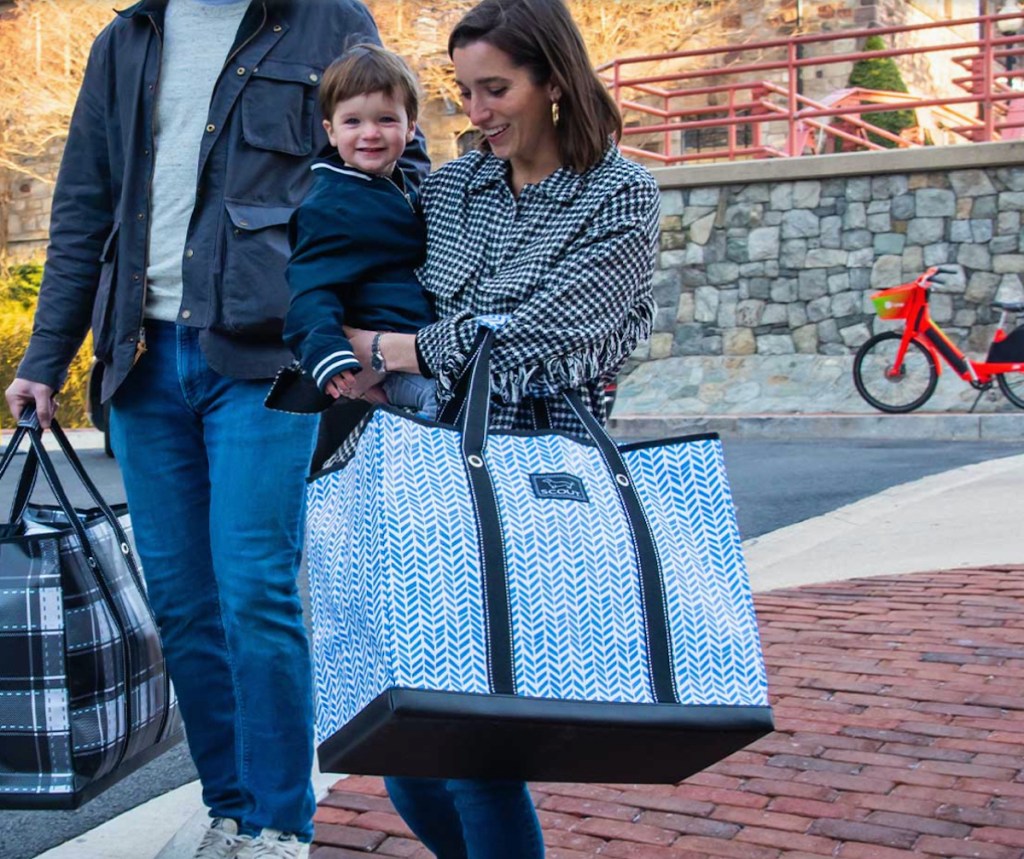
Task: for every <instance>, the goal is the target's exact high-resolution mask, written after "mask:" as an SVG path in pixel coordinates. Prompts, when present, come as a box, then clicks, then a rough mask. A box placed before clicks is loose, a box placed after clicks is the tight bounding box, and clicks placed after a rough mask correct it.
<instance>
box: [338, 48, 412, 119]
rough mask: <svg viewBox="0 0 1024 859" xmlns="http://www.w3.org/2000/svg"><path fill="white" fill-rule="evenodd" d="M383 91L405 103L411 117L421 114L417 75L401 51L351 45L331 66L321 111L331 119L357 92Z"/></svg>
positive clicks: (358, 93) (363, 93)
mask: <svg viewBox="0 0 1024 859" xmlns="http://www.w3.org/2000/svg"><path fill="white" fill-rule="evenodd" d="M375 92H382V93H385V94H387V95H388V96H390V97H391V98H393V99H396V100H398V101H401V102H402V103H403V104H404V105H405V112H406V113H407V114H408V115H409V121H410V122H415V121H416V117H417V116H418V115H419V105H420V99H419V91H418V86H417V84H416V76H415V75H414V74H413V73H412V70H411V69H410V68H409V66H408V65H407V64H406V62H405V60H403V59H402V58H401V57H400V56H398V54H393V53H392V52H391V51H388V50H385V49H384V48H382V47H381V46H380V45H373V44H361V45H356V46H354V47H352V48H349V49H348V50H347V51H345V53H344V54H342V55H341V56H340V57H338V59H336V60H335V61H334V62H333V63H331V64H330V65H329V66H328V67H327V71H325V72H324V77H323V80H322V81H321V83H320V111H321V112H322V113H323V115H324V119H326V120H328V121H330V119H331V117H332V116H333V115H334V108H335V107H336V106H337V104H338V102H341V101H347V100H348V99H350V98H354V97H355V96H357V95H369V94H370V93H375Z"/></svg>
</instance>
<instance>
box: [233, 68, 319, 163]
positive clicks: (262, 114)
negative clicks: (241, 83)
mask: <svg viewBox="0 0 1024 859" xmlns="http://www.w3.org/2000/svg"><path fill="white" fill-rule="evenodd" d="M319 84H320V69H318V68H315V67H314V66H309V65H305V64H303V63H287V62H282V61H281V60H268V59H264V60H263V61H262V62H261V63H260V64H259V65H258V66H257V67H256V68H255V69H253V72H252V78H251V79H250V80H249V82H248V84H246V87H245V89H244V90H243V91H242V137H244V138H245V142H246V143H248V144H249V145H250V146H255V147H256V148H257V149H268V150H270V151H272V152H283V153H285V154H287V155H309V154H310V153H311V152H312V151H313V123H314V114H315V112H316V93H317V87H318V85H319Z"/></svg>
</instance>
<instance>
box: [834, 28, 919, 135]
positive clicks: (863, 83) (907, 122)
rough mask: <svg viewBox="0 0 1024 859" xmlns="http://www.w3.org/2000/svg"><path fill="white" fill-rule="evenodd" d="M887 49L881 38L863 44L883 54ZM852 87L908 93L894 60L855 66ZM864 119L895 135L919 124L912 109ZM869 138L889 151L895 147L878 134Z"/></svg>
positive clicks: (875, 60) (867, 61)
mask: <svg viewBox="0 0 1024 859" xmlns="http://www.w3.org/2000/svg"><path fill="white" fill-rule="evenodd" d="M885 48H886V44H885V39H883V38H882V37H881V36H868V38H867V41H866V42H865V43H864V50H865V51H884V50H885ZM850 86H851V87H861V88H862V89H875V90H883V91H885V92H909V90H908V89H907V85H906V83H904V81H903V75H901V74H900V69H899V66H897V65H896V61H895V60H894V59H893V58H892V57H872V58H870V59H865V60H858V61H857V62H856V63H855V64H854V67H853V71H852V72H850ZM864 120H865V121H866V122H870V123H871V124H872V125H877V126H878V127H879V128H884V129H885V130H886V131H888V132H889V133H890V134H896V135H898V134H899V133H900V132H901V131H902V130H903V129H905V128H912V127H913V126H915V125H917V119H916V117H915V116H914V111H912V110H887V111H877V112H874V113H868V114H865V115H864ZM868 139H870V140H871V142H872V143H877V144H878V145H880V146H885V147H888V148H890V149H891V148H894V147H895V146H896V144H895V143H893V142H892V141H891V140H887V139H885V138H884V137H879V136H878V135H877V134H869V135H868Z"/></svg>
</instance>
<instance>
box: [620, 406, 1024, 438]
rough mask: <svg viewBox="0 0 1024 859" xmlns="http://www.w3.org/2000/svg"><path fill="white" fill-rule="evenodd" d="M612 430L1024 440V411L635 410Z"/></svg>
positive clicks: (644, 434) (645, 434)
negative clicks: (724, 412)
mask: <svg viewBox="0 0 1024 859" xmlns="http://www.w3.org/2000/svg"><path fill="white" fill-rule="evenodd" d="M609 429H610V431H611V432H612V434H613V435H615V436H617V437H619V438H656V437H660V436H669V435H689V434H692V433H705V432H717V433H719V434H721V435H723V436H731V437H733V438H752V439H756V438H763V439H794V440H795V439H820V438H889V439H893V440H903V441H907V440H919V441H925V440H930V441H1018V440H1024V412H1000V413H996V414H950V413H947V412H932V413H928V412H922V413H919V414H912V415H883V414H857V415H853V414H813V415H812V414H792V415H777V414H761V415H632V414H621V415H620V414H617V415H614V416H613V417H612V418H611V420H610V421H609Z"/></svg>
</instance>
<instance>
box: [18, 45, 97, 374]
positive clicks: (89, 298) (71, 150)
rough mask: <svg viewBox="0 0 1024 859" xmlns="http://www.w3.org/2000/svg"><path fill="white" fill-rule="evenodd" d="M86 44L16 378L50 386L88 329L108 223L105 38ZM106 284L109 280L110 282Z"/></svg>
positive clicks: (67, 363)
mask: <svg viewBox="0 0 1024 859" xmlns="http://www.w3.org/2000/svg"><path fill="white" fill-rule="evenodd" d="M106 35H107V34H106V33H101V34H100V36H99V37H98V38H97V39H96V41H95V42H94V43H93V47H92V50H91V51H90V54H89V61H88V64H87V66H86V70H85V76H84V79H83V82H82V89H81V91H80V92H79V94H78V100H77V102H76V103H75V109H74V112H73V113H72V117H71V125H70V127H69V130H68V138H67V144H66V145H65V147H64V156H63V158H62V160H61V165H60V170H59V171H58V174H57V184H56V187H55V189H54V195H53V209H52V213H51V216H50V244H49V247H48V249H47V254H46V266H45V268H44V271H43V281H42V285H41V287H40V290H39V303H38V306H37V308H36V315H35V322H34V324H33V328H32V336H31V337H30V338H29V344H28V348H27V349H26V351H25V355H24V357H23V358H22V361H21V364H20V365H19V367H18V371H17V372H18V376H19V377H21V378H23V379H29V380H30V381H33V382H42V383H43V384H46V385H49V386H50V387H52V388H54V389H55V390H57V389H59V388H60V387H61V386H62V385H63V384H64V380H65V379H66V377H67V370H68V366H69V365H70V363H71V359H72V358H74V356H75V353H76V352H77V351H78V348H79V347H80V346H81V345H82V341H83V340H84V339H85V335H86V333H87V332H88V330H89V323H90V318H91V314H92V306H93V302H94V301H95V297H96V289H97V284H98V281H99V274H100V268H101V262H100V256H101V254H102V251H103V246H104V243H105V241H106V240H107V239H108V238H110V236H111V231H112V229H113V225H114V207H115V204H114V195H113V190H112V188H113V186H112V183H111V175H110V160H109V157H108V150H107V121H106V94H107V92H108V86H109V85H110V82H109V81H108V80H107V75H108V74H109V73H110V71H109V69H108V67H107V56H106V51H107V39H106ZM112 288H113V285H112Z"/></svg>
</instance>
